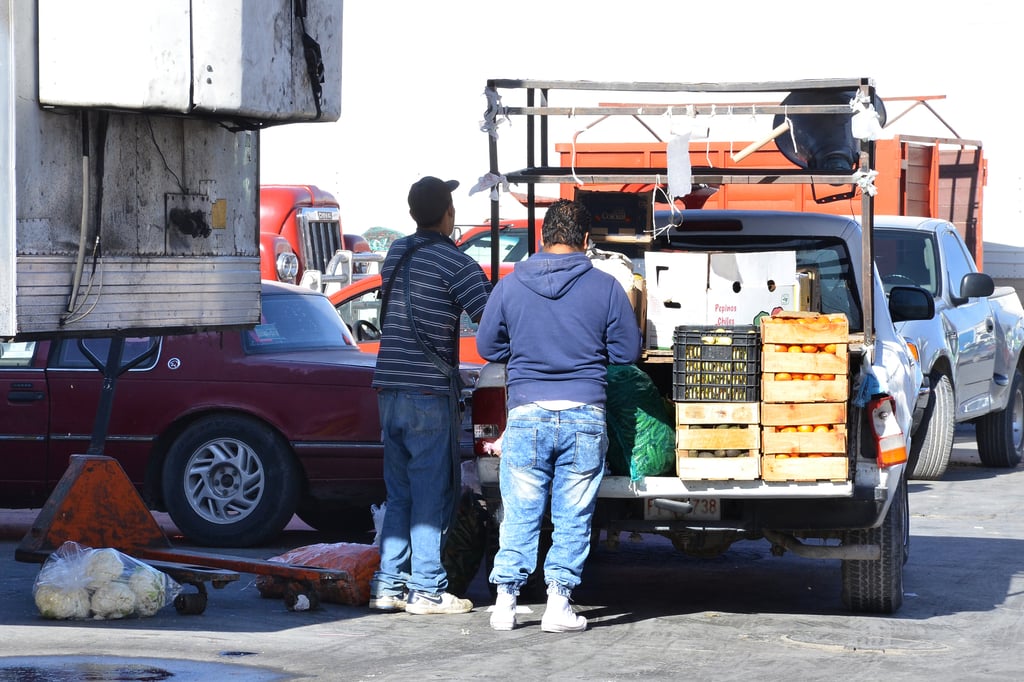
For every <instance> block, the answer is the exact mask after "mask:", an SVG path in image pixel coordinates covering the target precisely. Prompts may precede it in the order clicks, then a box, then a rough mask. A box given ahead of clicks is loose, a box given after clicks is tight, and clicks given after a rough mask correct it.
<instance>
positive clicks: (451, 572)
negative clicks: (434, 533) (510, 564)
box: [441, 490, 490, 597]
mask: <svg viewBox="0 0 1024 682" xmlns="http://www.w3.org/2000/svg"><path fill="white" fill-rule="evenodd" d="M489 525H490V519H489V517H488V514H487V510H486V509H484V501H483V497H482V496H481V495H479V494H477V493H475V492H473V491H472V490H466V491H464V492H463V493H462V497H460V498H459V509H458V513H457V515H456V517H455V522H454V523H453V524H452V527H451V529H450V530H449V531H448V537H447V539H446V540H445V543H444V550H443V551H442V552H441V563H442V564H443V565H444V570H445V572H446V573H447V574H448V591H449V592H451V593H452V594H454V595H457V596H459V597H462V596H464V595H465V594H466V591H467V590H468V589H469V586H470V584H471V583H472V582H473V578H475V577H476V574H477V573H478V572H479V571H480V564H481V563H482V562H483V558H484V554H485V552H486V550H487V533H488V528H489Z"/></svg>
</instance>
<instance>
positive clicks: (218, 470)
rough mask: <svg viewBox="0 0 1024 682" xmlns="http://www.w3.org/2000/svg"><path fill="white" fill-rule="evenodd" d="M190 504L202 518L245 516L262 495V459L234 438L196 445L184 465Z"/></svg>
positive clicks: (231, 520)
mask: <svg viewBox="0 0 1024 682" xmlns="http://www.w3.org/2000/svg"><path fill="white" fill-rule="evenodd" d="M183 484H184V486H185V498H186V499H187V500H188V504H189V506H190V507H191V508H192V510H193V511H195V513H196V514H198V515H199V516H200V517H202V518H203V520H205V521H208V522H210V523H216V524H232V523H238V522H239V521H241V520H243V519H245V518H246V517H248V516H249V515H250V514H252V512H253V511H254V510H255V509H256V507H257V506H258V505H259V503H260V500H261V499H263V491H264V490H265V486H266V484H265V476H264V468H263V462H262V461H261V460H260V458H259V456H258V455H257V453H256V451H255V450H253V449H252V448H251V447H249V446H248V445H246V444H245V443H243V442H242V441H239V440H235V439H233V438H218V439H215V440H211V441H209V442H207V443H204V444H203V445H202V446H200V447H199V448H197V449H196V451H195V452H194V453H193V454H192V457H190V458H189V461H188V464H187V465H186V467H185V475H184V481H183Z"/></svg>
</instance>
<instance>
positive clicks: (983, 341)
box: [874, 216, 1024, 480]
mask: <svg viewBox="0 0 1024 682" xmlns="http://www.w3.org/2000/svg"><path fill="white" fill-rule="evenodd" d="M874 241H875V248H874V253H875V262H876V264H877V267H878V271H879V273H880V274H881V277H882V282H883V285H884V287H885V288H886V290H887V291H888V290H889V289H891V288H892V287H893V286H895V285H907V284H911V285H915V286H919V287H922V288H923V289H925V290H926V291H928V293H930V294H931V295H932V296H933V297H934V298H935V315H934V316H932V317H931V318H928V319H925V320H911V321H906V322H900V323H897V325H896V329H897V331H898V332H899V333H900V334H902V335H903V336H904V337H905V338H906V339H907V340H908V341H910V342H911V343H912V344H914V345H915V346H916V348H917V351H918V354H919V356H920V362H921V367H922V370H923V372H924V374H925V377H926V387H928V388H929V390H928V392H927V404H926V405H924V410H923V414H922V415H921V416H920V418H919V420H918V421H919V426H918V427H917V431H916V432H915V433H914V438H913V446H912V448H911V453H910V468H911V475H910V477H911V478H914V479H924V480H928V479H937V478H940V477H942V475H943V474H944V473H945V471H946V467H947V465H948V463H949V456H950V452H951V450H952V446H953V430H954V427H955V425H956V424H958V423H963V422H973V423H974V425H975V432H976V437H977V441H978V456H979V457H980V458H981V461H982V463H983V464H985V465H986V466H991V467H1015V466H1017V465H1018V464H1020V461H1021V453H1022V451H1024V379H1022V373H1021V367H1022V366H1021V362H1022V359H1021V348H1022V346H1024V308H1022V306H1021V301H1020V298H1019V297H1018V295H1017V293H1016V291H1014V289H1013V288H1011V287H999V288H998V289H995V287H994V285H993V281H992V278H991V277H989V276H988V275H987V274H984V273H981V272H978V268H977V267H976V266H975V263H974V259H973V258H972V257H971V255H970V252H969V251H968V249H967V246H966V244H965V243H964V241H963V239H962V238H961V236H960V234H959V233H958V232H957V229H956V227H954V226H953V225H952V224H951V223H949V222H947V221H945V220H941V219H937V218H913V217H905V216H896V217H889V216H875V229H874Z"/></svg>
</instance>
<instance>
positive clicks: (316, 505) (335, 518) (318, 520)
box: [295, 497, 373, 544]
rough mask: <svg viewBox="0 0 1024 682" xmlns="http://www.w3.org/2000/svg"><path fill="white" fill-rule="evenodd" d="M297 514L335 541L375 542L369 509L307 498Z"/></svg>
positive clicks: (300, 505)
mask: <svg viewBox="0 0 1024 682" xmlns="http://www.w3.org/2000/svg"><path fill="white" fill-rule="evenodd" d="M295 513H296V514H297V515H298V517H299V518H300V519H302V521H303V522H304V523H305V524H306V525H308V526H310V527H311V528H314V529H315V530H318V531H320V532H321V533H324V534H326V535H330V536H331V539H332V540H333V541H335V542H358V543H361V544H370V543H372V542H373V516H372V515H371V514H370V507H369V506H365V507H356V506H353V505H351V504H349V503H347V502H344V501H336V500H321V499H316V498H311V497H307V498H305V499H303V500H302V501H301V502H300V503H299V507H298V509H296V511H295Z"/></svg>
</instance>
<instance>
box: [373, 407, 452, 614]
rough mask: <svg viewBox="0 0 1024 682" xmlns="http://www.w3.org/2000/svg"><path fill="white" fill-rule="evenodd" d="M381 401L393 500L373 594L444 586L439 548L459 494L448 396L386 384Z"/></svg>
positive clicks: (432, 591)
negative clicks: (457, 492)
mask: <svg viewBox="0 0 1024 682" xmlns="http://www.w3.org/2000/svg"><path fill="white" fill-rule="evenodd" d="M377 402H378V405H379V407H380V420H381V425H382V428H383V431H384V482H385V484H386V485H387V490H388V499H387V509H386V511H385V513H384V522H383V524H382V527H381V534H380V539H381V542H380V570H378V571H377V572H376V573H375V574H374V577H373V584H372V586H371V591H372V594H373V596H375V597H383V596H388V595H390V596H399V595H401V594H402V593H403V592H404V591H405V589H406V588H408V589H410V590H416V591H419V592H426V593H429V594H437V593H440V592H444V591H445V590H446V589H447V588H448V576H447V574H446V573H445V570H444V567H443V566H442V565H441V548H442V547H443V546H444V541H445V538H446V536H447V532H448V525H449V523H450V521H451V517H452V511H453V510H454V505H455V500H456V495H455V490H454V488H453V485H454V480H453V472H452V428H451V420H452V418H453V416H452V414H451V406H450V402H449V398H448V396H444V395H428V394H424V393H410V392H403V391H381V392H380V393H378V397H377Z"/></svg>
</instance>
